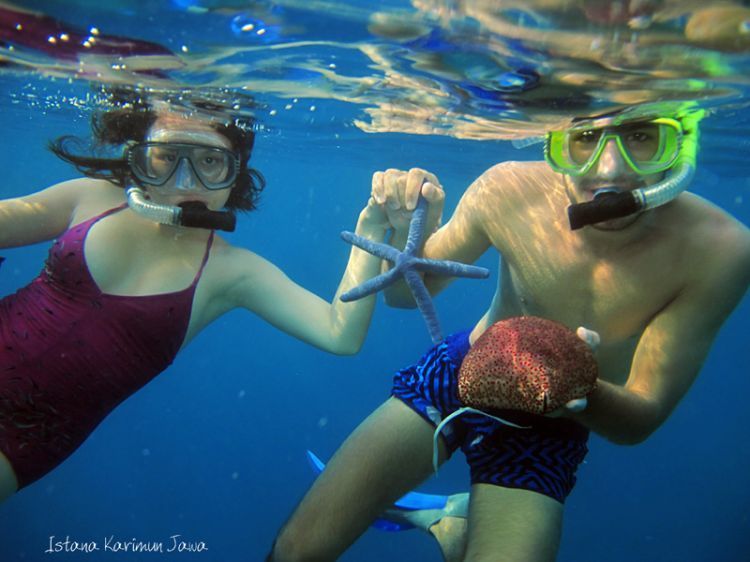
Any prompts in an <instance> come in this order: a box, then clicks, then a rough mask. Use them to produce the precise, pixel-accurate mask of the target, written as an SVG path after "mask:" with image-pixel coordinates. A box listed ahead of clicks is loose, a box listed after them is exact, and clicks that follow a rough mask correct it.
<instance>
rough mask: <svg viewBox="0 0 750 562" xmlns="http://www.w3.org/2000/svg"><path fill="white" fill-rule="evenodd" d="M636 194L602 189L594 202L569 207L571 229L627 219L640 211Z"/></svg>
mask: <svg viewBox="0 0 750 562" xmlns="http://www.w3.org/2000/svg"><path fill="white" fill-rule="evenodd" d="M640 210H641V208H640V205H639V203H638V199H637V197H636V196H635V195H634V192H630V191H623V192H620V191H617V190H616V189H602V190H600V191H599V192H598V193H597V194H596V195H595V196H594V200H593V201H587V202H586V203H579V204H577V205H571V206H570V207H568V220H569V221H570V229H571V230H578V229H579V228H583V227H584V226H586V225H589V224H596V223H598V222H603V221H608V220H612V219H619V218H621V217H627V216H628V215H632V214H633V213H637V212H638V211H640Z"/></svg>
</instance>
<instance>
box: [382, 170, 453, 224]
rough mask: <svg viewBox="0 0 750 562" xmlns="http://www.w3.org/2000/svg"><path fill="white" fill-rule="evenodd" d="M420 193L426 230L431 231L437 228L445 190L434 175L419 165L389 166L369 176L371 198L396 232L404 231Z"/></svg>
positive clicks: (441, 212)
mask: <svg viewBox="0 0 750 562" xmlns="http://www.w3.org/2000/svg"><path fill="white" fill-rule="evenodd" d="M420 195H422V197H424V198H425V200H426V201H427V204H428V211H427V224H426V231H427V232H428V233H432V232H434V231H435V230H437V229H438V228H439V227H440V220H441V217H442V214H443V205H444V202H445V192H444V191H443V188H442V186H441V185H440V182H439V181H438V179H437V177H435V175H434V174H431V173H430V172H428V171H426V170H422V169H420V168H412V169H411V170H409V171H403V170H396V169H393V168H391V169H388V170H386V171H384V172H375V173H374V174H373V176H372V191H371V196H372V199H373V200H374V201H375V203H377V204H378V205H380V206H381V207H382V209H383V211H384V212H385V214H386V216H387V218H388V222H389V224H390V226H391V227H392V228H393V229H394V230H395V231H396V232H397V233H399V232H404V233H405V232H407V231H408V229H409V222H410V221H411V217H412V214H414V209H416V208H417V201H418V200H419V196H420Z"/></svg>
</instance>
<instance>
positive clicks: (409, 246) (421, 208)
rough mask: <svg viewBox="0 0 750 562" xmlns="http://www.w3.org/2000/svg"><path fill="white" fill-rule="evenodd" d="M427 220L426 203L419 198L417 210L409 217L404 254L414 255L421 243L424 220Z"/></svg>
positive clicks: (422, 198) (423, 199)
mask: <svg viewBox="0 0 750 562" xmlns="http://www.w3.org/2000/svg"><path fill="white" fill-rule="evenodd" d="M426 218H427V201H426V200H425V198H424V197H422V196H420V197H419V200H418V201H417V208H416V209H414V213H413V214H412V216H411V222H410V223H409V234H408V235H407V237H406V245H405V246H404V253H405V254H409V255H414V252H415V251H416V249H417V248H418V247H419V245H420V244H421V243H422V239H423V237H424V228H425V220H426Z"/></svg>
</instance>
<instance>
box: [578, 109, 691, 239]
mask: <svg viewBox="0 0 750 562" xmlns="http://www.w3.org/2000/svg"><path fill="white" fill-rule="evenodd" d="M704 115H705V110H702V109H700V110H692V111H689V112H686V113H685V114H682V115H678V116H677V119H679V121H680V122H681V123H682V127H683V137H682V144H681V147H680V153H679V155H678V156H677V159H676V160H675V163H674V165H673V166H672V168H671V169H670V170H669V171H668V172H667V175H666V177H665V178H664V179H663V180H662V181H660V182H658V183H656V184H654V185H651V186H648V187H643V188H641V189H636V190H634V191H629V192H616V191H603V192H602V193H601V194H599V195H597V196H596V197H594V200H593V201H589V202H586V203H579V204H577V205H571V206H570V207H568V220H569V221H570V228H571V230H578V229H579V228H583V227H584V226H586V225H590V224H595V223H598V222H603V221H607V220H612V219H617V218H621V217H626V216H628V215H632V214H635V213H639V212H641V211H646V210H649V209H654V208H656V207H659V206H660V205H664V204H665V203H668V202H669V201H672V200H673V199H674V198H675V197H677V196H678V195H679V194H680V193H682V192H683V191H684V190H685V189H686V188H687V186H688V185H689V184H690V182H691V180H692V179H693V175H694V174H695V162H696V156H697V154H698V123H699V122H700V120H701V119H702V118H703V116H704Z"/></svg>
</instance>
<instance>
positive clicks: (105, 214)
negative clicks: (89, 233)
mask: <svg viewBox="0 0 750 562" xmlns="http://www.w3.org/2000/svg"><path fill="white" fill-rule="evenodd" d="M127 206H128V204H127V202H125V203H122V204H120V205H118V206H117V207H112V208H111V209H107V210H106V211H104V212H101V213H99V214H98V215H96V216H94V217H91V218H90V219H88V220H87V221H83V222H88V223H91V224H90V225H89V228H91V227H92V226H94V225H95V224H96V223H97V222H99V221H100V220H102V219H103V218H104V217H108V216H109V215H113V214H115V213H117V212H118V211H122V210H123V209H124V208H125V207H127Z"/></svg>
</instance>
